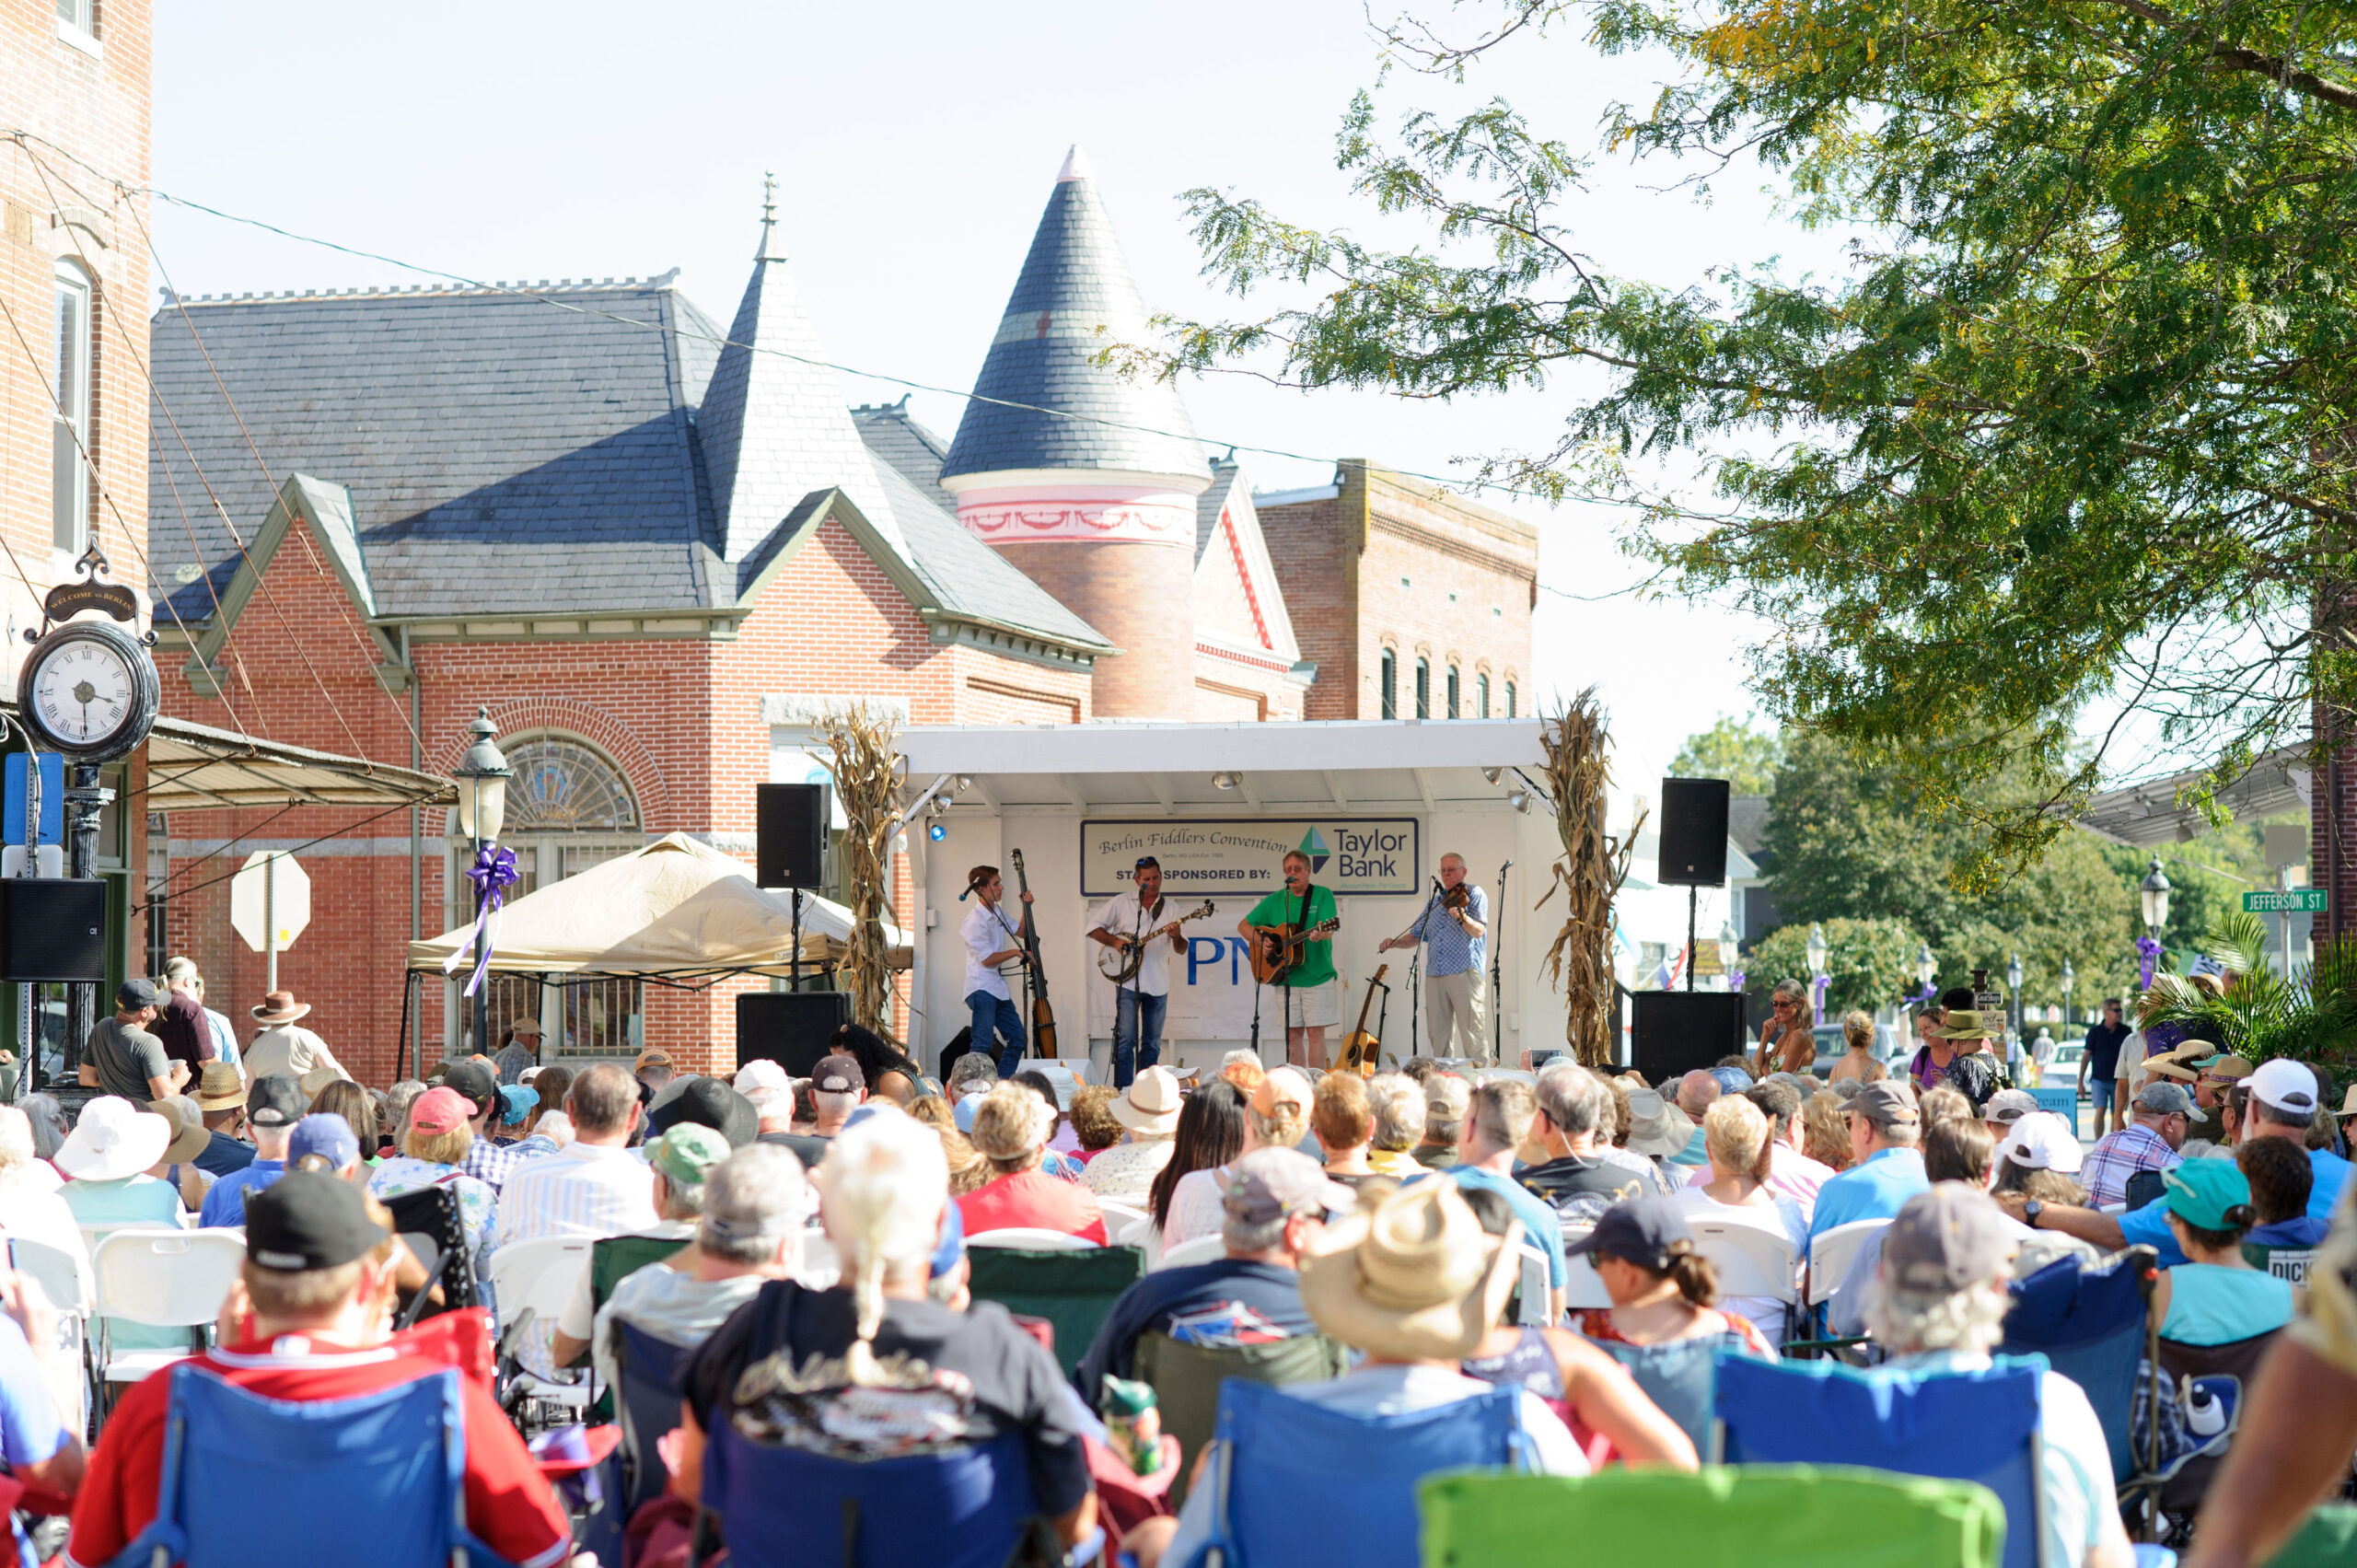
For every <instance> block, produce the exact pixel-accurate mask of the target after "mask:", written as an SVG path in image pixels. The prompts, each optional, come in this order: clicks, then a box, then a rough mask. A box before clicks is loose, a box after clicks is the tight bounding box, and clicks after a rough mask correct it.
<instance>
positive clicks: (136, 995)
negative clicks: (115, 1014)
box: [114, 979, 164, 1012]
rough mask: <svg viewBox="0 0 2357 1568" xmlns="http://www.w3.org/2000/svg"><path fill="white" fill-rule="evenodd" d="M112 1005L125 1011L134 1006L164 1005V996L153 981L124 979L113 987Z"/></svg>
mask: <svg viewBox="0 0 2357 1568" xmlns="http://www.w3.org/2000/svg"><path fill="white" fill-rule="evenodd" d="M114 1005H116V1006H118V1007H120V1008H122V1009H123V1010H124V1011H125V1012H129V1011H131V1010H132V1009H133V1008H135V1007H160V1006H162V1005H164V997H163V993H161V992H158V991H157V989H156V982H155V981H147V980H138V979H133V980H126V981H123V982H122V984H121V985H118V986H116V987H115V991H114Z"/></svg>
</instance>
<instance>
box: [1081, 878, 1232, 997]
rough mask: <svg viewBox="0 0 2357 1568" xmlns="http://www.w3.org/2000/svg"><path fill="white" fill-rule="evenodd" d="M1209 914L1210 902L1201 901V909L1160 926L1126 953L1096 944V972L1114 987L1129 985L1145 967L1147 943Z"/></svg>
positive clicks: (1157, 940) (1210, 910) (1119, 949)
mask: <svg viewBox="0 0 2357 1568" xmlns="http://www.w3.org/2000/svg"><path fill="white" fill-rule="evenodd" d="M1211 912H1212V901H1211V900H1209V899H1205V900H1203V907H1202V908H1201V909H1198V910H1192V911H1190V912H1188V913H1186V914H1182V915H1180V916H1179V918H1178V919H1177V920H1174V921H1172V922H1171V923H1169V924H1167V925H1165V926H1162V927H1160V928H1158V929H1156V930H1154V931H1149V932H1147V933H1146V934H1145V935H1144V937H1142V938H1141V939H1140V940H1138V941H1136V942H1133V943H1132V944H1131V945H1130V947H1129V948H1128V949H1127V950H1126V951H1124V950H1123V949H1121V948H1120V947H1108V946H1106V945H1105V944H1104V943H1101V942H1100V943H1098V944H1097V972H1098V973H1099V974H1101V975H1103V976H1104V977H1105V978H1106V979H1107V980H1109V981H1112V982H1113V983H1114V984H1115V985H1127V984H1129V983H1130V981H1133V980H1135V979H1137V977H1138V970H1141V969H1143V968H1144V967H1145V950H1146V945H1147V944H1148V943H1152V942H1159V941H1160V940H1162V938H1164V937H1165V936H1167V935H1171V934H1172V933H1173V932H1175V931H1177V930H1178V929H1179V927H1180V926H1182V925H1184V924H1186V923H1188V922H1189V921H1190V920H1201V919H1202V918H1203V917H1204V916H1205V915H1207V914H1209V913H1211Z"/></svg>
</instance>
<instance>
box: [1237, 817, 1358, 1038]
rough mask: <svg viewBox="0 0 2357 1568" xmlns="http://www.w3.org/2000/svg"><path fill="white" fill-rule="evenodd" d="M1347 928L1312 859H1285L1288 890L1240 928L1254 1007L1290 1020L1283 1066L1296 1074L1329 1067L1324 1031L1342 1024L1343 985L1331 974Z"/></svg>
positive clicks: (1297, 855) (1256, 909)
mask: <svg viewBox="0 0 2357 1568" xmlns="http://www.w3.org/2000/svg"><path fill="white" fill-rule="evenodd" d="M1341 925H1342V920H1341V912H1340V911H1339V910H1338V909H1337V908H1336V907H1335V904H1334V892H1333V889H1330V888H1320V887H1318V886H1317V885H1316V884H1315V883H1313V882H1311V881H1310V879H1309V856H1307V855H1306V854H1303V853H1302V852H1301V851H1299V850H1291V851H1288V852H1287V853H1286V854H1285V885H1284V888H1283V890H1282V891H1279V892H1274V893H1271V894H1270V895H1269V896H1268V897H1267V898H1265V899H1262V900H1260V902H1259V903H1257V904H1254V905H1253V906H1252V911H1251V912H1250V913H1249V914H1247V915H1246V916H1245V917H1244V918H1243V919H1242V920H1241V921H1239V922H1237V927H1236V930H1237V935H1240V936H1242V937H1243V938H1244V939H1245V940H1246V941H1248V942H1250V943H1251V944H1252V972H1253V975H1254V977H1255V978H1256V979H1258V980H1259V981H1260V991H1261V994H1260V996H1259V997H1258V998H1257V999H1256V1006H1259V1007H1265V1008H1268V1009H1269V1010H1271V1011H1272V1012H1275V1013H1277V1014H1279V1015H1280V1016H1283V1019H1284V1021H1285V1060H1286V1061H1288V1062H1290V1063H1293V1064H1294V1065H1295V1066H1296V1067H1307V1066H1310V1065H1312V1064H1313V1063H1314V1064H1316V1065H1318V1066H1319V1067H1323V1066H1325V1065H1326V1031H1327V1029H1328V1028H1335V1027H1339V1026H1340V1025H1341V1021H1342V999H1341V983H1340V982H1339V981H1337V980H1336V979H1335V975H1334V933H1335V932H1337V931H1339V930H1341Z"/></svg>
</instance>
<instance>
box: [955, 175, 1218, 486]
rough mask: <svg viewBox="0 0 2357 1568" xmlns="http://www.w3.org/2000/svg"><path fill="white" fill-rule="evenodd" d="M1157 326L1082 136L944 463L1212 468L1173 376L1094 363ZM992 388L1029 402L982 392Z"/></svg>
mask: <svg viewBox="0 0 2357 1568" xmlns="http://www.w3.org/2000/svg"><path fill="white" fill-rule="evenodd" d="M1150 331H1151V329H1150V328H1149V327H1148V326H1147V318H1146V308H1145V303H1144V300H1143V299H1141V298H1140V297H1139V296H1138V289H1137V285H1136V283H1135V282H1134V281H1132V278H1131V276H1130V268H1129V263H1128V262H1127V261H1123V260H1122V258H1121V248H1120V242H1119V241H1117V240H1116V239H1115V238H1114V237H1113V225H1112V221H1111V220H1110V219H1109V217H1108V216H1107V215H1106V212H1105V203H1104V201H1103V199H1102V198H1101V197H1100V196H1099V195H1098V194H1097V186H1096V182H1095V181H1094V180H1091V179H1090V178H1089V176H1088V170H1087V166H1086V163H1085V162H1084V161H1083V160H1082V158H1081V156H1080V149H1079V148H1078V147H1074V149H1073V152H1072V156H1071V157H1069V158H1067V159H1066V161H1065V164H1064V170H1063V173H1062V175H1061V176H1060V177H1059V178H1058V180H1057V181H1056V187H1055V191H1054V193H1053V194H1051V196H1049V198H1048V207H1047V211H1046V212H1045V213H1043V214H1041V215H1040V218H1039V229H1038V231H1037V232H1035V233H1034V234H1033V235H1032V237H1031V251H1030V254H1029V255H1028V256H1026V257H1025V258H1024V261H1023V271H1022V272H1021V273H1019V274H1018V275H1017V276H1016V280H1015V292H1014V293H1013V294H1011V295H1010V296H1008V297H1007V301H1006V313H1005V315H1004V317H1003V318H1002V319H1001V320H1000V321H999V326H998V331H997V333H996V335H995V336H993V338H992V340H991V347H990V353H989V354H988V355H987V356H986V357H985V358H984V359H983V361H982V371H981V376H980V377H978V378H977V379H976V380H975V382H974V395H975V401H971V402H969V403H968V404H967V405H966V412H965V417H964V418H962V419H960V420H959V421H958V436H957V439H956V440H954V441H953V442H951V443H950V447H949V457H948V460H947V461H946V463H945V464H944V465H943V468H942V471H943V473H944V474H946V475H947V476H949V477H952V478H954V477H956V476H958V475H960V474H970V473H989V472H995V471H999V470H1008V469H1098V470H1102V469H1111V470H1124V471H1130V472H1139V473H1154V474H1170V475H1175V476H1178V477H1180V478H1186V479H1201V478H1203V477H1205V476H1206V475H1208V473H1209V472H1210V465H1209V464H1207V463H1206V462H1205V461H1204V460H1203V455H1202V448H1201V447H1200V446H1199V444H1198V443H1197V441H1196V439H1195V426H1194V423H1193V421H1191V420H1190V419H1189V418H1188V416H1187V405H1186V404H1185V403H1183V402H1181V401H1179V392H1178V389H1176V388H1175V387H1173V386H1171V385H1170V384H1169V383H1167V382H1164V381H1151V380H1134V381H1132V380H1124V379H1122V378H1121V377H1120V376H1119V375H1117V374H1116V373H1115V372H1114V371H1113V370H1112V369H1110V368H1109V367H1106V366H1097V365H1095V364H1093V363H1091V361H1092V358H1093V356H1094V355H1096V354H1097V353H1098V352H1099V351H1100V350H1102V349H1104V348H1106V347H1108V346H1109V345H1111V344H1113V343H1144V342H1145V341H1146V340H1147V338H1148V336H1149V335H1150ZM988 398H999V399H1004V400H1006V401H1008V402H1012V403H1017V404H1023V405H1027V406H1024V407H1016V408H1009V407H1006V406H1004V405H1003V404H1001V403H993V402H987V401H981V400H983V399H988ZM1039 410H1049V411H1052V412H1038V411H1039ZM1067 415H1079V416H1085V417H1062V416H1067ZM1098 421H1112V422H1115V423H1112V424H1104V423H1097V422H1098ZM1155 432H1159V434H1155Z"/></svg>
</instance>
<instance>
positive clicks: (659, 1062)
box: [630, 1045, 671, 1073]
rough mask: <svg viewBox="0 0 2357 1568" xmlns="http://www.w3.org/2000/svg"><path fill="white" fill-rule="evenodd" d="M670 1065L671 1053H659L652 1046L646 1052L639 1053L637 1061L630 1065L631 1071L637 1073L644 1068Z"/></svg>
mask: <svg viewBox="0 0 2357 1568" xmlns="http://www.w3.org/2000/svg"><path fill="white" fill-rule="evenodd" d="M670 1065H671V1057H670V1053H669V1052H668V1051H657V1050H656V1049H655V1048H654V1047H653V1046H651V1045H650V1046H648V1047H647V1048H646V1049H645V1050H644V1051H640V1052H639V1053H638V1058H637V1060H635V1061H633V1063H631V1064H630V1070H631V1071H632V1072H633V1073H635V1072H637V1071H638V1070H639V1069H640V1068H642V1067H668V1066H670Z"/></svg>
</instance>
